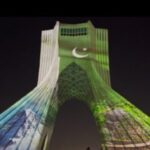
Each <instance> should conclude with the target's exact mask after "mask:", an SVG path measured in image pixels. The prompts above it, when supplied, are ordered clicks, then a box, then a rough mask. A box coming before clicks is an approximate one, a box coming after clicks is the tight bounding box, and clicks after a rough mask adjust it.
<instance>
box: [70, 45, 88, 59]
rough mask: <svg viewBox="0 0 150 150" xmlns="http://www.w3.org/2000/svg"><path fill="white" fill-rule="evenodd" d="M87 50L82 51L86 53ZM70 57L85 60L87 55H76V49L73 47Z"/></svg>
mask: <svg viewBox="0 0 150 150" xmlns="http://www.w3.org/2000/svg"><path fill="white" fill-rule="evenodd" d="M86 50H87V49H85V48H84V49H83V51H86ZM72 55H73V56H74V57H76V58H85V57H87V56H88V54H84V55H80V54H78V53H77V47H75V48H74V49H73V50H72Z"/></svg>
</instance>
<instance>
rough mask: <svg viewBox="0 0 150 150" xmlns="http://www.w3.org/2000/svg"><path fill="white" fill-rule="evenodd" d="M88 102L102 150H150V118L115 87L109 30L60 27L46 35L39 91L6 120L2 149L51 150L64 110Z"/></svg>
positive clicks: (0, 120)
mask: <svg viewBox="0 0 150 150" xmlns="http://www.w3.org/2000/svg"><path fill="white" fill-rule="evenodd" d="M71 98H75V99H76V100H80V101H83V102H85V104H86V105H87V106H88V107H89V109H90V111H91V113H92V114H93V117H94V118H95V121H96V124H97V126H98V129H99V134H100V138H101V141H99V142H100V149H102V150H106V149H107V150H124V149H125V150H137V149H138V150H149V149H150V118H149V117H148V116H147V115H145V114H144V113H143V112H141V111H140V110H139V109H137V108H136V107H135V106H134V105H132V104H131V103H130V102H128V100H126V99H125V98H124V97H122V96H121V95H119V94H118V93H117V92H116V91H114V90H113V89H112V88H111V84H110V73H109V56H108V31H107V30H106V29H98V28H94V26H93V25H92V23H91V22H90V21H89V22H86V23H81V24H61V23H59V22H57V23H56V25H55V27H54V29H53V30H45V31H42V41H41V55H40V66H39V76H38V84H37V86H36V87H35V88H34V89H33V90H32V91H31V92H30V93H28V94H27V95H26V96H24V97H23V98H22V99H21V100H19V101H18V102H16V103H15V104H14V105H13V106H11V107H10V108H9V109H8V110H6V111H5V112H3V113H2V114H1V115H0V150H49V145H50V140H51V136H52V133H53V129H54V125H55V119H56V116H57V112H58V110H59V108H60V107H61V106H62V105H63V104H64V103H65V102H66V101H67V100H70V99H71Z"/></svg>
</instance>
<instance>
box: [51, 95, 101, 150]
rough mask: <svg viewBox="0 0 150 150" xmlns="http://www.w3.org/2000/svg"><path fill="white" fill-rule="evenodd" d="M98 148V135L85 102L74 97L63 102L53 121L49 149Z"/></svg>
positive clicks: (95, 149)
mask: <svg viewBox="0 0 150 150" xmlns="http://www.w3.org/2000/svg"><path fill="white" fill-rule="evenodd" d="M87 147H90V148H91V149H93V150H99V147H100V135H99V133H98V128H97V126H96V122H95V120H94V118H93V116H92V114H91V112H90V110H89V108H88V107H87V106H86V104H85V103H84V102H82V101H78V100H77V99H75V98H72V99H69V100H68V101H67V102H65V103H64V104H63V105H62V106H61V108H60V110H59V112H58V116H57V119H56V122H55V128H54V132H53V135H52V139H51V142H50V149H51V150H86V148H87Z"/></svg>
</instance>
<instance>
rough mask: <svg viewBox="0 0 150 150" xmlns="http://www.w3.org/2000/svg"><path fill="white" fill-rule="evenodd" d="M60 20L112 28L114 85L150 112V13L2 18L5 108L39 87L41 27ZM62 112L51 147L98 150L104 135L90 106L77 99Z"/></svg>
mask: <svg viewBox="0 0 150 150" xmlns="http://www.w3.org/2000/svg"><path fill="white" fill-rule="evenodd" d="M56 20H59V21H62V22H66V23H78V22H85V21H87V20H92V22H93V24H94V25H95V27H102V28H108V29H109V54H110V71H111V82H112V87H113V88H114V89H115V90H116V91H118V92H119V93H120V94H122V95H123V96H125V97H126V98H127V99H128V100H129V101H131V102H132V103H133V104H134V105H136V106H137V107H138V108H140V109H141V110H143V111H144V112H145V113H146V114H148V115H150V109H149V108H150V95H149V93H150V92H149V91H150V17H72V18H71V17H70V18H69V17H65V18H64V17H35V18H32V17H30V18H29V17H28V18H27V17H26V18H25V17H18V18H14V17H1V18H0V68H1V72H0V91H1V92H0V103H1V105H0V112H2V111H4V110H5V109H7V108H8V107H9V106H11V105H12V104H13V103H14V102H15V101H17V100H19V99H20V98H21V97H22V96H24V95H25V94H26V93H28V92H29V91H30V90H32V89H33V87H35V86H36V81H37V76H38V65H39V54H40V40H41V39H40V38H41V37H40V36H41V30H45V29H50V28H53V26H54V24H55V22H56ZM60 112H61V113H59V115H58V119H57V121H56V128H55V132H54V135H53V139H52V145H51V147H52V149H51V150H77V149H78V150H83V149H86V146H91V148H92V149H93V150H98V141H99V136H98V133H97V129H96V126H95V123H94V120H93V118H92V117H91V114H90V112H89V111H88V109H87V108H86V106H84V105H83V104H82V103H78V102H75V101H72V102H68V103H67V104H65V105H64V106H63V107H62V109H61V110H60ZM70 146H72V148H69V147H70Z"/></svg>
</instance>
